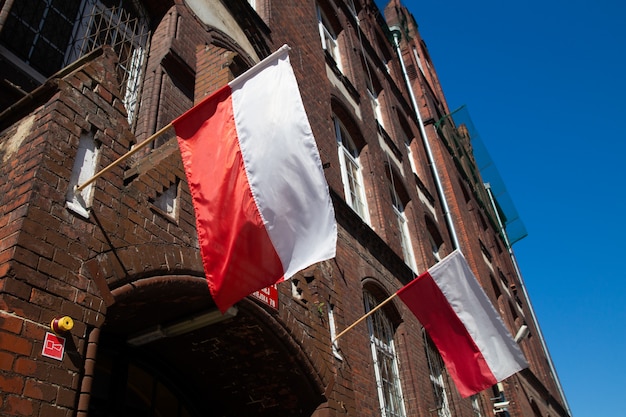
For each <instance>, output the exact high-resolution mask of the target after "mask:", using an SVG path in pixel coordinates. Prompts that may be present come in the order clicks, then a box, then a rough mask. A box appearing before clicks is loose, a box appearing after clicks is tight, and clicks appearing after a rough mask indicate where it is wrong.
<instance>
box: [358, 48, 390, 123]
mask: <svg viewBox="0 0 626 417" xmlns="http://www.w3.org/2000/svg"><path fill="white" fill-rule="evenodd" d="M363 66H364V71H365V79H366V83H367V96H368V97H369V99H370V103H371V105H372V110H373V112H374V118H375V119H376V121H377V122H378V124H379V125H380V126H381V127H382V128H384V127H385V124H384V123H383V115H382V111H381V106H380V101H379V100H378V96H379V94H380V92H381V91H382V87H381V85H380V82H379V81H378V79H377V78H376V76H375V75H373V74H372V70H371V69H372V68H375V67H374V66H373V65H369V62H368V61H367V60H365V62H364V65H363Z"/></svg>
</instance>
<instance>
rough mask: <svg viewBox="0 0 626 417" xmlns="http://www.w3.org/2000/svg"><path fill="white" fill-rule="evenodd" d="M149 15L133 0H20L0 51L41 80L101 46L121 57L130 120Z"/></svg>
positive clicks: (2, 36)
mask: <svg viewBox="0 0 626 417" xmlns="http://www.w3.org/2000/svg"><path fill="white" fill-rule="evenodd" d="M149 34H150V31H149V26H148V18H147V14H146V12H145V10H144V9H143V7H142V6H141V4H140V3H139V2H138V1H137V0H19V1H15V2H14V3H13V6H12V7H11V10H10V12H9V15H8V16H7V20H6V22H5V23H4V26H3V28H2V32H1V33H0V53H1V54H2V55H4V56H5V57H6V58H8V59H9V60H10V61H11V62H12V63H13V64H14V65H16V66H17V67H18V68H20V69H22V70H23V71H24V72H26V73H28V74H29V76H31V77H32V78H34V79H35V80H37V81H38V82H43V81H44V80H45V78H47V77H49V76H51V75H52V74H54V73H55V72H57V71H58V70H60V69H61V68H63V67H65V66H67V65H69V64H70V63H72V62H74V61H76V60H77V59H79V58H80V57H82V56H84V55H86V54H88V53H89V52H91V51H93V50H95V49H97V48H99V47H101V46H103V45H110V46H111V47H113V49H114V50H115V52H116V53H117V55H118V57H119V65H118V76H119V79H120V86H121V90H122V91H121V94H122V98H123V100H124V105H125V107H126V110H127V112H128V120H129V122H130V123H132V122H133V121H134V118H135V114H136V111H137V103H138V101H139V90H140V86H141V79H142V73H143V67H144V62H145V57H146V48H147V47H148V39H149Z"/></svg>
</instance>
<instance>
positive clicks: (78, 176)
mask: <svg viewBox="0 0 626 417" xmlns="http://www.w3.org/2000/svg"><path fill="white" fill-rule="evenodd" d="M99 155H100V147H99V144H98V143H97V142H96V141H95V139H94V135H93V133H92V132H86V133H83V134H82V135H81V137H80V140H79V142H78V150H77V151H76V158H75V159H74V167H73V168H72V175H71V177H70V186H69V189H68V191H67V195H66V206H67V208H68V209H70V210H72V211H73V212H75V213H77V214H79V215H81V216H83V217H85V218H89V212H88V211H87V208H88V207H90V206H91V200H92V198H93V183H91V184H89V185H87V186H86V187H85V188H84V189H83V190H81V192H79V193H76V192H74V187H76V186H79V185H82V184H83V183H85V181H87V180H88V179H90V178H91V177H93V176H94V174H95V172H96V166H97V165H98V157H99Z"/></svg>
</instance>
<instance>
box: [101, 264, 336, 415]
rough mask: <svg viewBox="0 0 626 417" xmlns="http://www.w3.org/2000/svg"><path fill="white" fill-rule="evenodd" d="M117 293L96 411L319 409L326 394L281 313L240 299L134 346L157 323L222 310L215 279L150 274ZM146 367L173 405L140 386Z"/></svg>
mask: <svg viewBox="0 0 626 417" xmlns="http://www.w3.org/2000/svg"><path fill="white" fill-rule="evenodd" d="M112 295H113V297H114V299H115V302H114V303H113V304H112V305H111V306H110V307H109V309H108V312H107V319H106V321H105V324H104V326H103V327H102V332H101V336H100V340H99V343H98V357H97V359H96V367H95V369H96V372H95V375H94V384H93V387H94V388H93V392H92V394H91V406H90V415H92V414H93V415H95V416H98V415H99V414H98V412H99V409H101V411H103V412H105V411H106V412H112V411H115V412H118V413H120V412H121V413H123V412H133V413H140V412H142V410H143V411H144V412H148V411H146V410H150V409H154V408H155V407H158V406H159V404H161V406H163V407H165V406H167V407H172V408H176V409H180V410H183V409H184V410H185V412H188V413H189V415H191V416H194V415H196V414H197V415H216V416H231V415H232V416H236V415H237V416H240V415H245V416H310V415H311V414H312V413H313V411H314V410H315V409H316V408H317V407H318V406H319V405H320V404H322V403H323V402H324V401H325V399H324V397H323V394H322V392H323V387H322V384H321V379H320V377H319V375H318V372H317V371H316V370H315V369H314V367H313V366H312V364H311V363H310V361H309V359H308V357H307V355H306V354H305V353H304V352H303V351H302V350H301V349H300V347H299V346H298V345H297V343H296V342H295V341H294V340H293V339H292V337H291V336H290V334H289V333H288V331H287V330H286V328H285V327H284V326H283V325H282V324H281V323H279V322H278V321H277V318H276V316H275V315H273V314H272V312H271V311H270V310H265V309H264V307H262V306H260V305H258V304H257V303H256V302H255V301H253V300H249V299H248V300H244V301H242V302H240V303H238V305H237V310H238V311H237V314H236V316H235V317H232V318H229V319H227V320H224V321H221V322H218V323H215V324H210V325H206V326H203V327H200V328H198V329H194V330H190V331H187V332H184V333H183V334H179V335H175V336H171V337H163V336H158V335H157V336H156V338H155V339H154V340H150V338H148V339H145V340H143V341H141V342H139V343H135V344H134V345H133V344H132V343H129V339H132V338H133V336H136V335H138V334H141V333H143V334H149V333H150V332H151V331H153V330H154V329H156V327H155V326H157V325H160V326H161V328H162V329H163V328H167V326H171V325H172V324H173V323H180V322H182V321H185V320H188V319H189V318H190V317H194V316H197V315H199V314H203V313H206V312H208V311H212V310H214V309H215V307H214V305H213V302H212V300H211V298H210V295H209V292H208V289H207V288H206V282H205V281H204V279H203V278H199V277H192V276H186V275H175V276H159V277H150V278H143V279H139V280H136V281H133V282H130V283H127V284H125V285H123V286H121V287H119V288H117V289H115V290H113V292H112ZM131 342H132V340H131ZM107 364H108V365H107ZM138 373H140V374H141V375H144V376H143V377H142V380H143V381H144V382H143V384H144V385H145V384H152V385H153V386H154V390H155V391H158V387H160V390H161V391H163V392H166V393H167V395H165V394H164V395H163V398H165V397H168V398H170V403H169V404H165V405H163V401H164V399H163V398H161V397H155V398H153V399H150V398H147V394H146V392H152V391H150V390H149V389H148V388H146V387H143V388H141V389H139V388H138V387H137V386H136V385H137V378H135V376H136V375H137V374H138ZM133 378H135V379H133ZM146 381H147V382H146ZM141 393H143V394H141ZM140 397H141V398H143V400H142V401H143V403H141V401H139V400H138V398H140ZM158 401H160V403H158ZM138 402H139V403H141V404H137V403H138ZM133 407H135V408H133ZM142 407H143V408H142ZM105 409H106V410H105ZM102 415H105V414H102ZM116 415H117V414H116ZM121 415H124V414H121ZM137 415H143V414H137ZM147 415H151V414H147ZM180 415H181V416H182V415H185V414H180Z"/></svg>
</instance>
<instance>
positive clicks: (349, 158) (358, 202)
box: [333, 117, 369, 223]
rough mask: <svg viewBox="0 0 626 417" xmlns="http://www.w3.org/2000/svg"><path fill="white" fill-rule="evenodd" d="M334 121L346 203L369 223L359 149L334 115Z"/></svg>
mask: <svg viewBox="0 0 626 417" xmlns="http://www.w3.org/2000/svg"><path fill="white" fill-rule="evenodd" d="M333 121H334V124H335V137H336V139H337V145H338V149H339V164H340V165H341V178H342V180H343V187H344V193H345V199H346V203H348V205H349V206H350V207H352V209H353V210H354V211H356V213H357V214H358V215H359V216H361V218H362V219H363V220H364V221H365V222H366V223H369V215H368V213H367V205H366V202H365V190H364V187H363V173H362V172H361V171H362V169H361V163H360V162H359V149H358V148H357V147H356V145H355V144H354V141H353V140H352V138H351V137H350V135H349V134H348V131H347V130H346V128H345V127H344V126H343V124H342V123H341V122H340V121H339V119H337V117H333Z"/></svg>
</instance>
